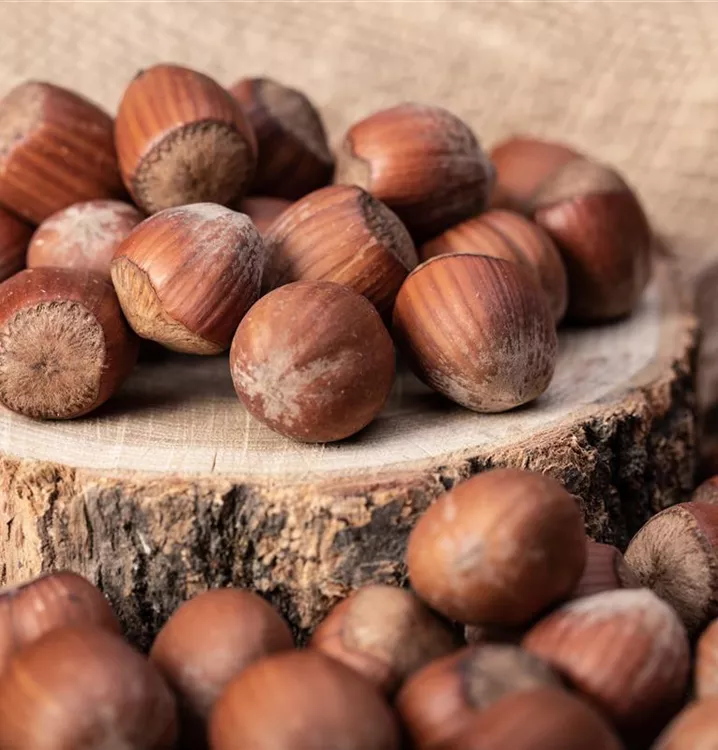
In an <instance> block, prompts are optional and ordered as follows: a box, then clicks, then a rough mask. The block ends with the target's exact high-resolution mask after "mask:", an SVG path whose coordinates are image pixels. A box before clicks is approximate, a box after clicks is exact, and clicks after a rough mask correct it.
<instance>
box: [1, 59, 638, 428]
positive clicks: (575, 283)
mask: <svg viewBox="0 0 718 750" xmlns="http://www.w3.org/2000/svg"><path fill="white" fill-rule="evenodd" d="M332 181H333V183H334V184H331V185H330V184H329V183H330V182H332ZM490 204H492V206H493V207H492V208H491V210H487V209H488V208H489V205H490ZM37 224H39V227H38V228H37V230H36V231H35V232H34V233H33V232H32V228H31V226H32V225H37ZM417 248H418V250H417ZM419 261H423V262H421V264H420V265H418V264H419ZM25 265H27V270H21V269H22V268H23V267H24V266H25ZM649 272H650V231H649V228H648V224H647V222H646V219H645V216H644V214H643V211H642V209H641V207H640V205H639V203H638V201H637V199H636V197H635V195H634V194H633V192H632V191H631V189H630V188H629V187H628V186H627V185H626V183H625V182H624V181H623V179H622V178H621V177H620V176H619V175H618V174H617V173H616V172H615V171H614V170H612V169H610V168H608V167H605V166H602V165H600V164H597V163H595V162H593V161H591V160H589V159H587V158H585V157H583V156H582V155H580V154H578V153H577V152H575V151H573V150H571V149H569V148H567V147H565V146H561V145H557V144H551V143H546V142H542V141H538V140H532V139H512V140H509V141H507V142H505V143H503V144H501V145H500V146H498V147H497V148H496V149H495V150H494V151H493V153H492V154H491V158H489V157H488V156H487V155H485V153H484V152H483V151H482V149H481V147H480V145H479V143H478V141H477V140H476V138H475V136H474V134H473V133H472V131H471V129H470V128H469V127H468V126H467V125H466V124H465V123H464V122H462V120H460V119H459V118H458V117H456V116H455V115H453V114H451V113H449V112H447V111H446V110H444V109H441V108H439V107H435V106H423V105H418V104H402V105H399V106H396V107H393V108H390V109H386V110H383V111H380V112H377V113H375V114H373V115H371V116H369V117H368V118H366V119H364V120H362V121H360V122H358V123H356V124H354V125H353V126H352V127H351V128H350V129H349V131H348V133H347V134H346V137H345V138H344V140H343V143H342V145H341V147H340V148H339V149H338V155H337V157H336V159H335V157H334V155H333V154H332V151H331V150H330V148H329V146H328V143H327V136H326V132H325V129H324V126H323V124H322V120H321V118H320V116H319V114H318V112H317V110H316V109H315V107H314V106H313V105H312V103H311V102H310V101H309V100H308V99H307V98H306V97H305V96H304V95H303V94H301V93H300V92H298V91H296V90H294V89H291V88H288V87H286V86H283V85H281V84H279V83H276V82H275V81H272V80H269V79H264V78H253V79H244V80H241V81H239V82H238V83H237V84H236V85H234V86H233V87H232V88H231V89H230V90H229V91H226V90H225V89H223V88H222V87H221V86H220V85H219V84H218V83H216V82H215V81H213V80H212V79H211V78H209V77H207V76H205V75H203V74H201V73H198V72H196V71H193V70H189V69H187V68H183V67H180V66H176V65H157V66H155V67H152V68H150V69H148V70H145V71H141V72H140V73H138V74H137V76H136V77H135V78H134V79H133V80H132V82H131V83H130V84H129V86H128V88H127V89H126V91H125V92H124V95H123V98H122V101H121V103H120V106H119V109H118V112H117V116H116V118H115V119H114V120H113V119H112V118H111V117H110V116H109V115H107V114H106V113H104V112H103V111H102V110H100V109H99V108H98V107H97V106H95V105H94V104H92V103H91V102H89V101H87V100H86V99H84V98H82V97H80V96H78V95H77V94H74V93H72V92H70V91H67V90H65V89H62V88H59V87H57V86H54V85H51V84H46V83H26V84H23V85H20V86H18V87H17V88H16V89H14V90H13V91H12V92H10V93H9V94H8V95H7V96H6V97H5V98H4V99H3V100H2V101H0V280H3V279H7V281H5V282H4V284H3V285H2V286H1V287H0V403H2V404H4V405H5V406H6V407H8V408H10V409H12V410H14V411H17V412H19V413H21V414H25V415H28V416H31V417H38V418H52V419H63V418H70V417H76V416H80V415H83V414H86V413H88V412H89V411H91V410H93V409H95V408H96V407H98V406H100V405H101V404H102V403H103V402H104V401H105V400H106V399H107V398H109V397H110V396H111V395H112V394H113V393H114V392H116V391H117V389H118V388H119V387H120V386H121V385H122V382H123V381H124V380H125V378H126V377H127V375H128V374H129V373H130V371H131V370H132V367H133V366H134V363H135V361H136V358H137V352H138V344H137V336H139V337H141V338H144V339H148V340H150V341H154V342H157V343H159V344H161V345H163V346H165V347H167V348H168V349H172V350H174V351H178V352H184V353H189V354H197V355H216V354H219V353H221V352H224V351H226V350H228V349H231V351H230V355H229V359H230V368H231V374H232V379H233V381H234V385H235V388H236V391H237V394H238V396H239V398H240V400H241V401H242V403H243V404H244V405H245V407H246V408H247V409H248V410H249V411H250V412H251V413H252V414H253V415H254V416H255V417H257V418H258V419H259V420H261V421H263V422H265V423H266V424H268V425H269V426H270V427H272V428H273V429H274V430H276V431H278V432H280V433H283V434H285V435H288V436H290V437H292V438H295V439H297V440H302V441H309V442H316V441H319V442H323V441H332V440H340V439H342V438H345V437H348V436H350V435H352V434H354V433H356V432H357V431H359V430H361V429H362V428H363V427H365V426H366V425H367V424H369V422H371V421H372V420H373V419H374V417H375V416H376V415H377V414H378V413H379V411H380V410H381V408H382V406H383V405H384V403H385V401H386V399H387V397H388V395H389V392H390V390H391V387H392V383H393V380H394V375H395V353H394V342H396V343H397V345H398V346H399V348H400V349H401V351H402V352H403V354H404V356H405V358H406V360H407V361H408V363H409V364H410V366H411V367H412V369H413V370H414V372H415V373H416V375H418V377H419V378H421V379H422V380H423V381H424V382H425V383H426V384H427V385H429V386H430V387H431V388H433V389H434V390H436V391H438V392H439V393H441V394H443V395H444V396H446V397H448V398H449V399H451V400H453V401H455V402H457V403H459V404H461V405H463V406H465V407H467V408H469V409H472V410H475V411H478V412H500V411H504V410H507V409H512V408H515V407H517V406H520V405H522V404H526V403H528V402H530V401H532V400H534V399H536V398H537V397H538V396H540V395H541V394H542V393H543V392H544V391H545V390H546V388H547V387H548V385H549V383H550V381H551V378H552V376H553V372H554V368H555V365H556V359H557V348H558V347H557V337H556V325H557V324H558V323H559V322H560V321H561V320H562V319H563V317H564V315H565V314H567V315H568V316H569V317H570V319H572V320H578V321H582V322H588V323H595V322H601V321H605V320H610V319H614V318H617V317H620V316H624V315H627V314H628V313H630V312H631V310H632V309H633V307H634V306H635V305H636V303H637V302H638V300H639V298H640V295H641V292H642V291H643V289H644V287H645V285H646V283H647V281H648V277H649ZM390 331H391V335H390ZM392 336H393V337H392Z"/></svg>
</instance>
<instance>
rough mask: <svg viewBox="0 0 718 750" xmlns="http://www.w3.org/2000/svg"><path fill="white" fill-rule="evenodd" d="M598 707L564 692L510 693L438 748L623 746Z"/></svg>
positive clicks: (604, 749) (592, 749) (611, 749)
mask: <svg viewBox="0 0 718 750" xmlns="http://www.w3.org/2000/svg"><path fill="white" fill-rule="evenodd" d="M621 749H622V745H621V742H620V741H619V739H618V738H617V737H616V735H615V734H614V733H613V731H612V730H611V728H610V727H609V726H608V725H607V724H606V722H605V721H604V719H603V718H601V716H599V714H598V713H596V711H595V710H594V709H593V708H591V706H589V705H587V704H586V703H584V702H583V701H580V700H579V699H578V698H575V697H574V696H573V695H569V694H568V693H567V692H565V691H562V690H553V689H550V688H543V689H540V690H532V691H526V692H521V693H512V694H510V695H507V696H506V697H505V698H503V699H502V700H500V701H498V702H497V703H495V704H494V705H493V706H491V707H490V708H488V709H486V711H483V712H482V713H480V714H478V715H477V716H476V717H475V718H474V719H473V721H472V722H471V723H470V724H469V725H468V726H467V727H466V729H465V730H464V731H463V732H462V733H461V734H460V735H458V736H456V737H454V738H453V739H452V740H450V741H448V742H446V743H444V744H442V745H440V746H437V748H436V750H621Z"/></svg>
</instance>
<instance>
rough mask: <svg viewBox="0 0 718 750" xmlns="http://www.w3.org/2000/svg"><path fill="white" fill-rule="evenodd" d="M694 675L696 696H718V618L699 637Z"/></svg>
mask: <svg viewBox="0 0 718 750" xmlns="http://www.w3.org/2000/svg"><path fill="white" fill-rule="evenodd" d="M694 676H695V694H696V697H698V698H713V697H718V620H713V622H712V623H711V624H710V625H709V626H708V627H707V628H706V629H705V630H704V631H703V633H702V634H701V637H700V638H699V639H698V644H697V645H696V654H695V675H694ZM716 716H717V718H718V714H717V715H716Z"/></svg>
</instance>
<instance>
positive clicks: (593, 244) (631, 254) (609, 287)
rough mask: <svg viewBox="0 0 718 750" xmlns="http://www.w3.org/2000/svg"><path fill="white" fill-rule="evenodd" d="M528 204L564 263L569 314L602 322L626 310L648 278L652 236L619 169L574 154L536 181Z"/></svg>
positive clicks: (625, 312)
mask: <svg viewBox="0 0 718 750" xmlns="http://www.w3.org/2000/svg"><path fill="white" fill-rule="evenodd" d="M531 206H532V209H533V216H534V220H535V221H536V222H537V223H538V224H539V225H540V226H542V227H543V228H544V229H545V230H546V231H547V232H548V233H549V235H551V237H552V238H553V240H554V241H555V242H556V244H557V245H558V248H559V250H560V251H561V255H562V257H563V260H564V263H565V265H566V272H567V274H568V288H569V303H568V316H569V317H570V318H572V319H573V320H580V321H586V322H601V321H605V320H612V319H614V318H619V317H621V316H623V315H627V314H628V313H630V312H631V311H632V310H633V308H634V307H635V306H636V304H637V303H638V301H639V300H640V298H641V295H642V293H643V290H644V289H645V287H646V285H647V284H648V280H649V277H650V273H651V242H652V235H651V229H650V226H649V225H648V220H647V218H646V215H645V214H644V212H643V208H642V207H641V204H640V203H639V201H638V198H637V197H636V195H635V194H634V193H633V191H632V190H631V188H630V187H629V186H628V185H627V184H626V182H625V181H624V180H623V178H622V177H621V176H620V175H619V174H618V172H616V171H614V170H612V169H609V168H608V167H605V166H603V165H601V164H596V163H594V162H591V161H588V160H586V159H574V160H573V161H570V162H569V163H568V164H566V165H565V166H563V167H562V168H561V169H559V170H558V172H556V173H555V174H554V175H553V176H552V177H551V178H550V179H549V180H547V181H546V182H545V183H544V184H543V185H542V186H541V188H540V189H539V190H538V191H537V193H536V194H535V195H534V196H533V198H532V201H531Z"/></svg>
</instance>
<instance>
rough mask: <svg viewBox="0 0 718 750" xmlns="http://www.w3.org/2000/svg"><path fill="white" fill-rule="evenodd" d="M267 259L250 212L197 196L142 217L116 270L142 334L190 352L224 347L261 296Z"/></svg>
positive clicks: (120, 251) (125, 306)
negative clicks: (195, 199) (199, 199)
mask: <svg viewBox="0 0 718 750" xmlns="http://www.w3.org/2000/svg"><path fill="white" fill-rule="evenodd" d="M264 260H265V257H264V243H263V241H262V238H261V236H260V235H259V232H258V231H257V229H256V227H255V226H254V224H252V222H251V221H250V219H249V218H248V217H247V216H245V215H244V214H238V213H236V212H234V211H231V210H230V209H228V208H224V207H223V206H218V205H216V204H214V203H195V204H193V205H190V206H180V207H179V208H168V209H166V210H164V211H161V212H160V213H158V214H155V215H154V216H151V217H150V218H149V219H146V220H145V221H143V222H142V223H141V224H140V225H138V226H137V227H136V228H135V229H134V230H133V231H132V232H131V233H130V234H129V235H128V236H127V238H126V239H125V240H124V241H123V242H122V243H121V244H120V246H119V247H118V248H117V251H116V252H115V257H114V260H113V261H112V265H111V274H112V282H113V283H114V285H115V289H116V291H117V296H118V297H119V300H120V304H121V305H122V310H123V311H124V313H125V316H126V317H127V320H128V321H129V323H130V325H131V326H132V328H133V329H134V330H135V331H136V332H137V333H138V334H139V335H140V336H142V338H145V339H150V340H151V341H156V342H157V343H160V344H162V345H163V346H166V347H167V348H168V349H173V350H174V351H178V352H185V353H187V354H218V353H219V352H221V351H224V350H225V349H227V348H228V347H229V345H230V342H231V341H232V336H233V335H234V332H235V330H236V328H237V326H238V325H239V321H240V320H241V319H242V317H243V316H244V314H245V313H246V312H247V310H249V308H250V307H251V306H252V304H253V303H254V302H255V300H256V299H257V298H258V296H259V290H260V285H261V279H262V270H263V267H264Z"/></svg>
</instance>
